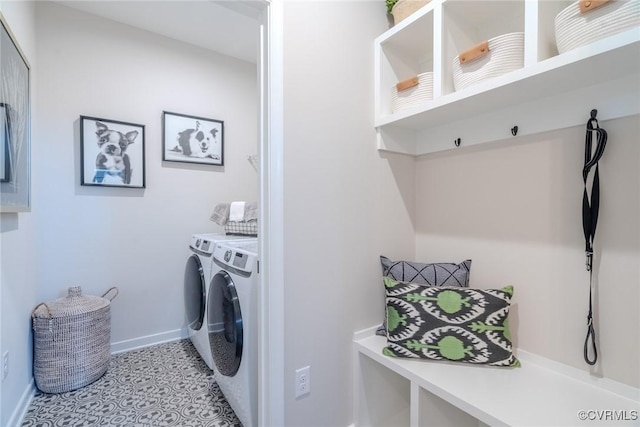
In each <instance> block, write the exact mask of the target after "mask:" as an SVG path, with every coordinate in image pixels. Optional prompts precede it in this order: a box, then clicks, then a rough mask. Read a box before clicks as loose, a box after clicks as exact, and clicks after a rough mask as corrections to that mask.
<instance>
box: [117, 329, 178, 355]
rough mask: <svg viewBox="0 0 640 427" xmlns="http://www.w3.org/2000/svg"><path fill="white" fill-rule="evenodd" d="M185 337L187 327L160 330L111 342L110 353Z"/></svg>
mask: <svg viewBox="0 0 640 427" xmlns="http://www.w3.org/2000/svg"><path fill="white" fill-rule="evenodd" d="M185 338H189V331H188V330H187V328H184V329H176V330H173V331H167V332H161V333H159V334H153V335H147V336H144V337H139V338H133V339H130V340H125V341H118V342H114V343H112V344H111V354H117V353H123V352H125V351H131V350H136V349H138V348H144V347H149V346H152V345H156V344H162V343H166V342H171V341H178V340H182V339H185Z"/></svg>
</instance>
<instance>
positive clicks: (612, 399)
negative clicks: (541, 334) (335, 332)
mask: <svg viewBox="0 0 640 427" xmlns="http://www.w3.org/2000/svg"><path fill="white" fill-rule="evenodd" d="M371 332H372V330H369V331H368V332H365V333H359V334H358V333H357V334H356V335H355V336H354V357H355V358H354V364H355V365H354V366H355V368H356V372H355V374H354V376H355V379H354V386H355V390H354V398H355V414H356V417H355V418H356V419H355V420H354V421H355V425H356V426H364V425H385V420H384V419H381V415H384V414H401V417H400V419H403V420H405V421H404V422H403V423H397V424H394V425H397V426H401V425H412V426H413V425H426V424H433V425H456V426H458V425H483V424H488V425H492V426H495V425H536V426H551V425H553V426H575V425H594V421H593V420H589V419H587V420H580V419H579V411H582V410H584V411H589V410H594V411H595V410H601V411H602V410H611V411H625V412H624V415H623V416H622V417H623V418H624V417H626V418H627V419H626V420H624V419H622V420H620V422H614V421H605V420H604V419H602V420H601V421H600V423H602V422H605V423H606V424H607V425H610V424H611V425H638V422H639V421H638V418H637V417H638V416H640V390H638V389H635V388H632V387H629V386H626V385H623V384H620V383H615V382H613V381H610V380H603V379H598V378H592V377H588V376H586V377H585V375H582V374H586V373H584V372H583V371H579V370H576V369H574V368H570V367H567V366H564V365H559V364H557V363H556V362H552V361H549V360H547V359H543V358H541V357H539V356H535V355H529V354H527V353H526V352H523V351H520V352H518V353H517V355H518V358H519V359H520V360H521V362H522V367H520V368H498V367H489V366H476V365H469V364H463V363H446V362H437V361H425V360H409V359H401V358H392V357H388V356H384V355H383V354H382V349H383V348H384V346H385V345H386V339H385V338H384V337H380V336H376V335H371V334H370V333H371ZM587 375H588V374H587ZM402 381H405V383H403V382H402ZM374 390H376V392H373V391H374ZM372 393H374V394H372ZM375 393H381V395H382V396H383V398H382V399H381V400H380V401H378V397H377V396H376V395H375ZM389 395H390V396H394V399H392V401H391V402H389V401H386V400H384V397H385V396H389ZM435 409H437V411H435ZM632 411H636V412H632ZM620 413H622V412H620ZM434 414H437V416H438V417H440V418H439V419H438V422H437V423H433V419H432V417H433V416H434ZM634 414H636V415H635V416H634ZM590 416H595V415H593V414H590ZM402 417H404V418H402ZM634 417H635V419H631V418H634ZM407 418H409V419H408V422H406V420H407ZM595 424H599V422H595Z"/></svg>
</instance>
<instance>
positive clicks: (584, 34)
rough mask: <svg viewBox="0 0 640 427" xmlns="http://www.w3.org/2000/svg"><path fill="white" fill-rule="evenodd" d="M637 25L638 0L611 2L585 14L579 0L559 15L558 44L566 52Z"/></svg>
mask: <svg viewBox="0 0 640 427" xmlns="http://www.w3.org/2000/svg"><path fill="white" fill-rule="evenodd" d="M633 27H640V1H638V0H619V1H609V2H607V3H605V4H603V5H602V6H599V7H597V8H595V9H593V10H589V11H586V12H584V13H582V12H580V2H579V1H577V2H575V3H572V4H571V5H570V6H569V7H567V8H565V9H563V10H562V12H560V13H559V14H558V15H557V16H556V19H555V33H556V45H557V46H558V52H559V53H563V52H567V51H569V50H572V49H575V48H577V47H580V46H584V45H587V44H589V43H593V42H595V41H598V40H600V39H603V38H605V37H608V36H612V35H614V34H617V33H621V32H623V31H625V30H629V29H631V28H633Z"/></svg>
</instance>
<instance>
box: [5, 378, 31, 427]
mask: <svg viewBox="0 0 640 427" xmlns="http://www.w3.org/2000/svg"><path fill="white" fill-rule="evenodd" d="M35 395H36V385H35V383H34V381H33V380H31V381H30V382H29V384H28V385H27V387H26V388H25V390H24V392H23V393H22V396H21V397H20V400H19V401H18V404H17V405H16V409H15V410H14V411H13V414H11V418H9V424H7V427H20V425H22V420H24V416H25V415H26V414H27V410H28V409H29V405H30V404H31V401H32V400H33V397H34V396H35Z"/></svg>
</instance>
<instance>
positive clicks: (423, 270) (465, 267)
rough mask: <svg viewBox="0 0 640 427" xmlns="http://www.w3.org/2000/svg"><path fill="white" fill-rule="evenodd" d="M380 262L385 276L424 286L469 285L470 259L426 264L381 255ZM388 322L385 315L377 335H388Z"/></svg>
mask: <svg viewBox="0 0 640 427" xmlns="http://www.w3.org/2000/svg"><path fill="white" fill-rule="evenodd" d="M380 264H381V265H382V275H383V276H388V277H391V278H392V279H394V280H399V281H401V282H413V283H419V284H421V285H423V286H460V287H464V288H466V287H468V286H469V272H470V270H471V260H470V259H468V260H466V261H462V262H461V263H460V264H454V263H452V262H441V263H431V264H426V263H421V262H413V261H392V260H390V259H389V258H387V257H385V256H380ZM386 324H387V319H386V316H385V317H384V321H383V322H382V325H381V326H380V327H379V328H378V330H377V331H376V335H382V336H386V335H387V329H386Z"/></svg>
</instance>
